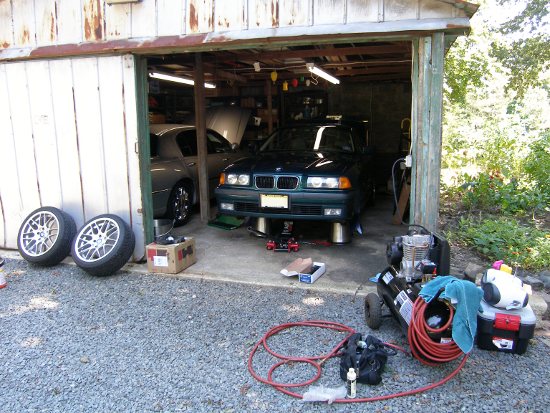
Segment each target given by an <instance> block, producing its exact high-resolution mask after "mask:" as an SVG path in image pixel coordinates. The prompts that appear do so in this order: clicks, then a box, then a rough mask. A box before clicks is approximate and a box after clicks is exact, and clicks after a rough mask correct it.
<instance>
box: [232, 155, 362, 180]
mask: <svg viewBox="0 0 550 413" xmlns="http://www.w3.org/2000/svg"><path fill="white" fill-rule="evenodd" d="M352 162H353V157H352V155H351V154H349V155H348V154H341V153H325V152H294V151H289V152H265V153H262V154H259V155H258V156H256V157H254V158H245V159H241V160H239V161H237V162H235V163H234V164H233V165H231V166H229V167H228V168H227V170H229V171H231V170H235V171H250V172H252V173H254V174H262V173H266V174H272V173H275V174H276V173H283V174H287V173H290V174H308V175H313V174H320V175H334V174H344V173H345V172H346V171H347V170H348V168H349V165H351V164H352Z"/></svg>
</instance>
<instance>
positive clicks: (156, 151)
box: [150, 124, 244, 226]
mask: <svg viewBox="0 0 550 413" xmlns="http://www.w3.org/2000/svg"><path fill="white" fill-rule="evenodd" d="M150 132H151V134H150V139H151V141H150V142H151V180H152V187H153V188H152V189H153V209H154V216H155V218H168V219H173V220H174V226H181V225H184V224H185V223H186V222H187V221H188V219H189V216H190V214H191V207H192V206H193V205H194V204H196V203H198V200H199V196H198V193H199V191H198V188H199V185H198V171H197V165H198V157H197V134H196V128H195V126H193V125H180V124H157V125H151V126H150ZM206 137H207V138H206V141H207V150H208V155H207V161H208V181H209V195H210V198H213V197H214V189H215V188H216V185H217V184H218V179H219V176H220V172H221V171H222V170H223V169H224V168H225V167H226V166H228V165H230V164H231V163H233V162H234V161H236V160H237V159H240V158H242V157H244V154H243V153H242V152H241V151H240V150H238V144H237V143H229V141H228V140H227V139H225V138H224V137H223V136H222V135H221V134H219V133H218V132H216V131H214V130H213V129H207V133H206ZM238 140H240V136H239V137H238Z"/></svg>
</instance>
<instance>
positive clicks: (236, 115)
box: [186, 106, 251, 145]
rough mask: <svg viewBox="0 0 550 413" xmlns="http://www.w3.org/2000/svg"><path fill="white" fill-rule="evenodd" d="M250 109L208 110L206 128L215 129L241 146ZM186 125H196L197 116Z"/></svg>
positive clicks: (193, 116)
mask: <svg viewBox="0 0 550 413" xmlns="http://www.w3.org/2000/svg"><path fill="white" fill-rule="evenodd" d="M250 113H251V110H250V109H243V108H239V107H232V106H229V107H226V106H224V107H213V108H208V109H206V113H205V117H206V128H207V129H213V130H215V131H216V132H218V133H219V134H220V135H222V136H223V137H224V138H225V139H227V140H228V141H229V142H230V143H236V144H237V145H239V144H240V143H241V140H242V138H243V135H244V130H245V129H246V125H247V124H248V119H249V118H250ZM186 120H187V122H186V123H189V124H191V125H194V124H195V115H190V117H188V118H187V119H186Z"/></svg>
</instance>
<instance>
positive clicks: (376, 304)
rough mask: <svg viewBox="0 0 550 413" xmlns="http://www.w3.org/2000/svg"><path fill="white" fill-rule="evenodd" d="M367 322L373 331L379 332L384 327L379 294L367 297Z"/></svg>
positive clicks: (370, 294)
mask: <svg viewBox="0 0 550 413" xmlns="http://www.w3.org/2000/svg"><path fill="white" fill-rule="evenodd" d="M365 320H366V321H367V325H368V326H369V327H370V328H372V329H373V330H378V329H379V328H380V326H381V325H382V304H381V302H380V298H379V297H378V294H375V293H369V294H367V296H366V297H365Z"/></svg>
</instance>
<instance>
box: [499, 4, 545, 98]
mask: <svg viewBox="0 0 550 413" xmlns="http://www.w3.org/2000/svg"><path fill="white" fill-rule="evenodd" d="M511 2H517V0H500V1H499V3H500V4H501V5H502V6H503V7H506V6H507V5H508V4H509V3H511ZM549 14H550V0H530V1H528V2H527V3H526V4H525V8H524V9H523V11H522V12H520V13H519V14H518V15H517V16H515V17H514V18H512V19H510V20H508V21H507V22H505V23H503V24H502V25H501V26H500V28H499V32H500V33H502V34H504V35H513V36H512V39H513V40H511V41H509V42H505V41H502V39H500V40H501V41H495V42H494V43H493V44H492V51H491V52H492V55H493V56H494V57H495V58H496V59H498V60H499V61H500V62H501V63H502V65H503V66H504V68H506V69H507V70H508V71H509V74H510V79H509V82H508V85H507V88H508V89H510V90H513V91H515V92H516V93H517V94H518V95H519V96H523V95H524V94H525V91H526V90H527V89H528V88H529V87H533V86H541V85H542V84H543V82H542V81H541V79H540V74H541V73H543V72H545V71H546V70H548V68H549V67H550V34H549V33H548V31H547V30H546V29H548V26H549V25H548V22H547V17H548V16H549Z"/></svg>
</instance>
